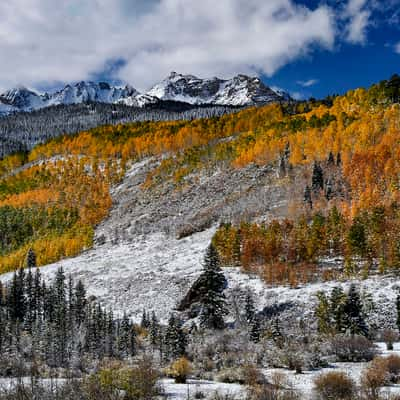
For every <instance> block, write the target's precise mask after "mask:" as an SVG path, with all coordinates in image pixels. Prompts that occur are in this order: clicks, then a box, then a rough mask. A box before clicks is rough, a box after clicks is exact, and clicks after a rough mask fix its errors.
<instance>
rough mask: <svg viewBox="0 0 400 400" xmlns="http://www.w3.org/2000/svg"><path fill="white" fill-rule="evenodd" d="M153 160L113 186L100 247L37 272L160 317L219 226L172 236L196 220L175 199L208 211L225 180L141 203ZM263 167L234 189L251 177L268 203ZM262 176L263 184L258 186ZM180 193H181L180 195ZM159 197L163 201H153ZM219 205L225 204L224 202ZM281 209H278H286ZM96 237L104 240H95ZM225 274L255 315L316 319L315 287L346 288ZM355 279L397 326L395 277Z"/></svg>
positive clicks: (196, 270) (187, 282) (116, 305)
mask: <svg viewBox="0 0 400 400" xmlns="http://www.w3.org/2000/svg"><path fill="white" fill-rule="evenodd" d="M154 162H155V160H152V159H149V160H145V161H142V162H140V163H136V164H134V165H133V166H132V167H131V168H130V170H129V171H128V173H127V175H126V178H125V179H124V181H123V182H122V183H121V184H120V185H118V186H117V187H115V188H114V189H113V190H112V196H113V199H114V204H115V206H114V208H113V210H112V212H111V213H110V217H109V218H108V219H107V220H105V221H104V222H103V223H102V224H100V225H99V226H98V228H97V231H96V237H97V238H98V240H97V245H96V246H95V247H94V248H93V249H91V250H88V251H86V252H85V253H83V254H81V255H80V256H78V257H74V258H70V259H66V260H63V261H60V262H57V263H55V264H52V265H48V266H46V267H43V268H42V269H41V271H42V273H43V274H44V275H45V276H46V277H47V278H49V279H51V278H52V277H54V274H55V272H56V270H57V268H58V267H60V266H62V267H63V268H64V269H65V271H66V273H67V274H71V275H72V276H73V277H74V279H75V280H77V279H82V281H83V282H84V283H85V285H86V286H87V289H88V293H89V294H90V295H94V296H96V297H97V298H98V299H99V300H100V301H101V302H102V303H103V304H104V305H106V306H111V307H112V308H113V309H115V310H117V311H119V312H120V313H122V312H123V311H126V312H127V313H128V314H129V315H130V316H132V317H134V318H136V319H139V318H140V315H141V313H142V310H143V308H146V309H147V310H148V311H152V310H154V311H155V312H156V314H157V315H158V316H159V317H160V318H161V319H162V320H163V321H165V320H166V319H167V318H168V316H169V313H170V312H171V311H173V309H174V308H175V306H176V305H177V303H178V302H179V301H180V300H181V299H182V297H183V296H184V295H185V294H186V292H187V290H188V289H189V288H190V286H191V285H192V283H193V282H194V281H195V280H196V278H197V277H198V276H199V274H200V273H201V271H202V260H203V256H204V252H205V250H206V248H207V246H208V245H209V243H210V240H211V238H212V236H213V234H214V232H215V226H216V224H217V223H218V222H215V225H214V226H212V227H210V228H208V229H204V230H202V232H198V233H194V234H193V235H191V236H188V237H185V238H183V239H177V238H176V234H175V233H174V232H173V224H172V222H173V221H175V224H179V218H181V219H183V222H184V221H186V220H187V221H193V222H194V220H193V219H192V214H190V212H189V210H186V208H177V209H175V208H174V204H176V206H178V205H179V204H182V203H185V204H184V207H187V208H190V207H192V208H193V207H194V204H196V207H197V210H198V211H199V212H200V214H202V212H201V211H202V210H203V209H204V210H208V211H209V212H210V208H209V207H210V204H209V203H207V202H205V203H204V204H203V203H202V199H203V197H204V199H207V198H209V194H210V193H211V191H212V192H215V190H214V187H215V186H214V185H219V187H221V186H222V184H221V182H222V181H226V179H225V175H223V174H222V172H221V173H219V174H214V175H212V176H209V177H208V180H205V179H204V178H203V179H202V181H203V182H199V181H197V180H196V182H197V183H196V184H195V187H197V189H198V190H197V192H196V194H195V195H194V194H193V199H194V200H193V199H192V196H191V195H190V192H186V193H183V194H179V193H178V192H177V191H175V190H171V191H170V192H168V191H167V190H164V189H163V192H162V195H160V199H159V200H157V198H156V196H155V195H154V193H149V196H153V199H152V202H153V203H155V205H154V209H152V208H149V207H148V206H146V204H147V205H148V204H149V198H148V197H143V196H142V197H141V195H140V193H139V191H140V190H141V189H140V188H141V185H142V183H143V179H145V176H146V166H148V165H150V164H152V163H154ZM260 172H261V171H258V172H257V171H256V170H254V169H249V170H248V171H247V172H242V175H235V176H234V179H233V181H234V182H235V184H236V186H237V185H241V184H242V181H243V182H248V181H251V179H250V178H249V175H250V174H251V175H252V176H253V180H252V181H253V183H255V184H256V186H257V187H263V188H264V189H265V190H266V192H262V197H264V199H266V200H265V202H266V203H268V202H269V201H268V200H267V198H266V197H265V196H266V193H269V192H271V191H272V192H273V191H275V190H277V189H276V188H274V186H273V185H274V182H273V181H270V180H268V179H267V177H266V176H265V175H260ZM257 173H258V174H259V176H258V175H257ZM260 179H261V180H262V182H264V185H261V184H260V183H258V180H260ZM260 182H261V181H260ZM226 185H227V189H226V190H227V193H228V194H229V193H230V195H232V192H231V191H230V189H229V187H230V186H229V182H228V183H226ZM205 188H208V190H205ZM249 192H251V189H250V188H249V187H247V186H244V187H243V193H249ZM182 195H183V196H185V197H183V198H182V197H179V196H182ZM231 197H232V196H231ZM237 198H238V199H239V200H235V201H240V202H244V205H243V207H244V208H245V207H246V205H249V204H253V207H255V205H256V204H258V203H260V202H259V201H258V200H256V199H258V197H256V196H255V195H254V196H253V197H250V198H245V197H244V194H242V197H241V198H240V196H239V192H238V193H237ZM129 199H130V202H129V201H128V200H129ZM224 199H225V200H224ZM226 199H227V198H225V197H221V199H220V201H218V205H219V206H218V208H219V209H221V210H222V209H223V208H224V207H228V208H227V209H229V210H230V212H231V213H232V212H233V210H234V209H235V208H236V207H238V206H237V203H229V202H228V203H227V200H226ZM271 199H272V200H271V201H277V199H280V195H279V194H278V193H277V194H276V195H274V197H271ZM161 200H162V202H161V203H158V201H161ZM193 201H196V203H193ZM249 201H251V202H249ZM225 203H227V204H225ZM223 204H225V205H224V206H222V205H223ZM235 204H236V205H235ZM157 205H158V206H157ZM144 207H147V208H144ZM204 207H205V208H204ZM131 209H134V210H131ZM264 211H265V210H264ZM264 211H263V212H264ZM280 212H281V213H283V212H284V208H282V209H281V211H280ZM186 214H187V217H186V216H185V215H186ZM264 215H265V214H264ZM168 218H169V219H168ZM101 237H103V239H104V240H99V239H100V238H101ZM326 262H327V263H329V262H335V260H326ZM224 273H225V275H226V278H227V281H228V288H227V295H228V297H229V299H230V300H231V303H232V299H238V298H240V297H241V296H244V294H245V293H246V292H247V290H248V289H251V291H252V292H253V293H254V298H255V299H256V302H257V304H256V305H257V308H258V310H259V311H260V312H265V313H269V312H270V311H271V308H275V309H276V307H278V306H280V307H282V310H284V311H283V312H285V313H286V312H287V314H286V315H288V316H289V317H288V318H300V317H301V318H306V319H308V320H309V321H310V322H313V320H314V318H313V314H312V312H313V311H312V310H313V308H314V304H315V302H316V296H315V295H316V293H317V292H318V291H320V290H329V291H330V290H331V289H332V288H333V287H334V286H335V285H341V286H342V287H344V288H346V287H348V286H349V284H350V282H345V283H341V282H329V283H321V284H310V285H305V286H301V287H299V288H296V289H294V288H289V287H269V286H267V285H265V284H264V283H263V282H262V281H261V280H260V278H259V277H257V276H252V275H247V274H243V273H241V271H240V270H239V269H238V268H225V269H224ZM10 277H11V274H8V275H3V276H1V280H4V279H10ZM356 282H357V284H359V285H360V288H361V290H362V291H368V292H369V293H371V294H372V295H373V297H374V301H375V302H376V305H377V307H378V309H379V313H376V314H378V318H380V319H381V321H380V323H381V326H383V324H384V323H386V324H387V321H390V323H392V324H393V323H395V307H394V302H395V298H396V296H397V293H398V289H399V287H400V286H399V284H398V280H397V279H396V278H394V277H393V278H391V277H381V276H379V277H372V278H369V279H366V280H363V281H356ZM314 322H315V321H314Z"/></svg>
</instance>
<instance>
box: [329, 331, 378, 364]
mask: <svg viewBox="0 0 400 400" xmlns="http://www.w3.org/2000/svg"><path fill="white" fill-rule="evenodd" d="M331 345H332V352H333V354H335V355H336V357H337V359H338V360H339V361H348V362H362V361H371V360H372V359H373V358H374V357H375V356H376V354H377V347H376V346H375V345H374V343H372V342H371V341H370V340H368V339H367V338H365V337H364V336H357V335H356V336H342V335H338V336H335V337H334V338H333V340H332V343H331Z"/></svg>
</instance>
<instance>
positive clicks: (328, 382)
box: [314, 372, 355, 400]
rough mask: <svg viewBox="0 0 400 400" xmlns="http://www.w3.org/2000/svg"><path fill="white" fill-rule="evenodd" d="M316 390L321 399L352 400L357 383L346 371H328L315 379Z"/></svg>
mask: <svg viewBox="0 0 400 400" xmlns="http://www.w3.org/2000/svg"><path fill="white" fill-rule="evenodd" d="M314 391H315V393H316V395H317V398H318V399H320V400H351V399H352V398H354V395H355V383H354V381H353V380H352V379H351V378H350V377H349V376H348V375H347V374H345V373H344V372H327V373H326V374H322V375H319V376H318V377H317V378H316V379H315V380H314Z"/></svg>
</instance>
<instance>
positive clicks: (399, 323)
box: [396, 293, 400, 331]
mask: <svg viewBox="0 0 400 400" xmlns="http://www.w3.org/2000/svg"><path fill="white" fill-rule="evenodd" d="M396 314H397V318H396V325H397V329H398V330H399V331H400V293H399V294H398V295H397V297H396Z"/></svg>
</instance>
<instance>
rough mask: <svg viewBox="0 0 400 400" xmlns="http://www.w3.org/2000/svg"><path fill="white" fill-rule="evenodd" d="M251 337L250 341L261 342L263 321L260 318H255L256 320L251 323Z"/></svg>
mask: <svg viewBox="0 0 400 400" xmlns="http://www.w3.org/2000/svg"><path fill="white" fill-rule="evenodd" d="M249 336H250V340H251V341H252V342H254V343H258V342H259V341H260V336H261V321H260V318H259V317H254V319H253V320H252V321H251V323H250V331H249Z"/></svg>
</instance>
